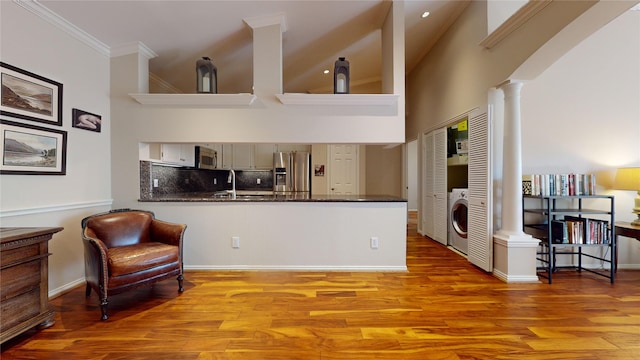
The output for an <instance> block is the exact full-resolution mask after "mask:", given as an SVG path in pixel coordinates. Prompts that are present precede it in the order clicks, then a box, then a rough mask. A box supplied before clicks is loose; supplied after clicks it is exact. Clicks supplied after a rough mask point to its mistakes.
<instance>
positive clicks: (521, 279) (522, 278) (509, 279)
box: [493, 269, 540, 283]
mask: <svg viewBox="0 0 640 360" xmlns="http://www.w3.org/2000/svg"><path fill="white" fill-rule="evenodd" d="M493 276H495V277H497V278H498V279H500V280H502V281H504V282H506V283H539V282H540V279H539V278H538V277H537V276H526V275H515V276H514V275H511V276H509V275H507V274H505V273H503V272H502V271H499V270H496V269H494V270H493Z"/></svg>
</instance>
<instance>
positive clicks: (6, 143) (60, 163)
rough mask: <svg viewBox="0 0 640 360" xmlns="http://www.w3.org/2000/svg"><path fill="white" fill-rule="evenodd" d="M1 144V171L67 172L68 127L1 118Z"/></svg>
mask: <svg viewBox="0 0 640 360" xmlns="http://www.w3.org/2000/svg"><path fill="white" fill-rule="evenodd" d="M0 146H1V147H0V148H1V149H2V154H1V155H0V160H1V161H0V174H15V175H65V174H66V167H67V132H66V131H62V130H55V129H47V128H43V127H40V126H35V125H30V124H21V123H17V122H13V121H6V120H0Z"/></svg>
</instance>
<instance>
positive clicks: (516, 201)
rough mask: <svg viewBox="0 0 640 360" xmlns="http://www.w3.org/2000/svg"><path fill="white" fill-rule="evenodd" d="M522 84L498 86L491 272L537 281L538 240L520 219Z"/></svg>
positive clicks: (508, 280)
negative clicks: (498, 204) (498, 216)
mask: <svg viewBox="0 0 640 360" xmlns="http://www.w3.org/2000/svg"><path fill="white" fill-rule="evenodd" d="M522 85H523V83H522V82H519V81H513V80H510V81H507V82H505V83H503V84H502V85H500V86H499V88H500V89H501V90H502V91H503V92H504V143H503V165H502V227H501V229H500V230H499V231H498V232H497V233H496V235H495V236H494V274H495V275H496V276H497V277H499V278H501V279H503V280H505V281H507V282H532V281H538V276H537V274H536V253H537V247H538V242H539V240H537V239H534V238H532V237H531V236H530V235H528V234H525V233H524V231H523V222H522V134H521V126H520V124H521V119H520V90H521V89H522Z"/></svg>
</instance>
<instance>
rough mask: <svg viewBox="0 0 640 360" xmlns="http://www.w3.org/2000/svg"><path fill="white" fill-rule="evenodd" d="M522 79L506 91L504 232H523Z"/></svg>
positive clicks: (520, 233) (513, 233)
mask: <svg viewBox="0 0 640 360" xmlns="http://www.w3.org/2000/svg"><path fill="white" fill-rule="evenodd" d="M522 85H523V84H522V83H521V82H512V81H509V82H507V83H505V84H503V85H502V86H501V89H502V91H503V92H504V143H503V150H504V151H503V163H502V174H503V178H502V228H501V229H500V231H499V233H500V234H504V235H522V234H523V233H524V232H523V231H522V225H523V224H522V183H521V182H522V134H521V130H520V128H521V126H520V122H521V121H520V90H521V89H522Z"/></svg>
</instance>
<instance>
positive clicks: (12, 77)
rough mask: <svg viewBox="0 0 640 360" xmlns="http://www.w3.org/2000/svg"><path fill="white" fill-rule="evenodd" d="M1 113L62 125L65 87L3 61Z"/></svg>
mask: <svg viewBox="0 0 640 360" xmlns="http://www.w3.org/2000/svg"><path fill="white" fill-rule="evenodd" d="M0 73H1V74H0V82H1V83H2V100H1V101H0V114H1V115H8V116H12V117H15V118H18V119H23V120H29V121H37V122H41V123H47V124H51V125H59V126H62V84H61V83H58V82H55V81H53V80H49V79H47V78H45V77H42V76H39V75H36V74H33V73H30V72H28V71H25V70H22V69H19V68H17V67H15V66H12V65H9V64H6V63H4V62H0Z"/></svg>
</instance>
